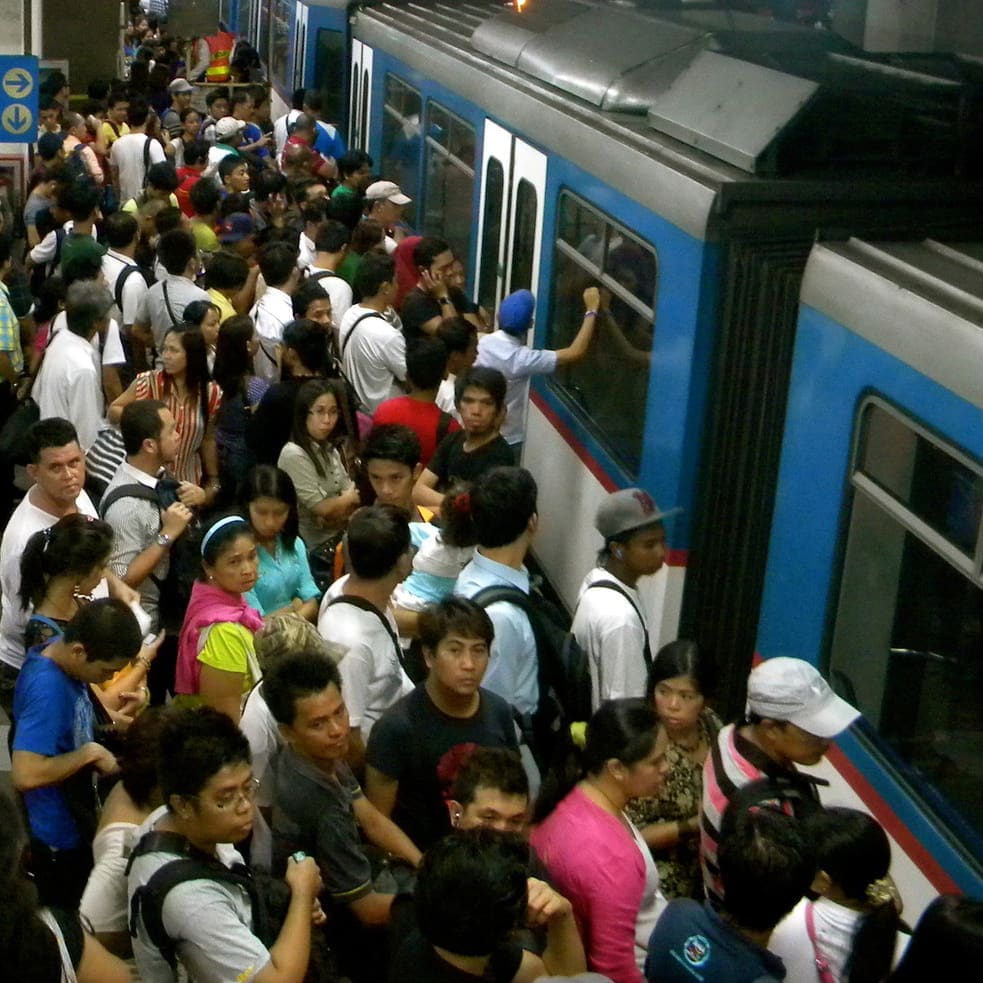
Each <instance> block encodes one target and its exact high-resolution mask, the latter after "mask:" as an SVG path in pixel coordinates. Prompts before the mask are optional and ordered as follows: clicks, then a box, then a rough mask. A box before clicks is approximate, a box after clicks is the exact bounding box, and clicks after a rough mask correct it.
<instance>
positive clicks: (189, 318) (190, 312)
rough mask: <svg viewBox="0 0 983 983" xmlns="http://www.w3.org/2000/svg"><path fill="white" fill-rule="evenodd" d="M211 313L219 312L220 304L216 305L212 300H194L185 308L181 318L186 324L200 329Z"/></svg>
mask: <svg viewBox="0 0 983 983" xmlns="http://www.w3.org/2000/svg"><path fill="white" fill-rule="evenodd" d="M209 311H216V312H218V311H219V307H218V304H214V303H212V301H210V300H193V301H191V303H190V304H188V306H187V307H185V309H184V313H183V314H182V315H181V317H182V318H183V319H184V321H185V323H187V324H191V325H194V327H196V328H200V327H201V325H202V322H203V321H204V320H205V317H206V316H207V315H208V312H209Z"/></svg>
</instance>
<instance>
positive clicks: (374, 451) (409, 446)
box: [361, 423, 420, 471]
mask: <svg viewBox="0 0 983 983" xmlns="http://www.w3.org/2000/svg"><path fill="white" fill-rule="evenodd" d="M361 456H362V464H363V465H365V464H368V463H369V461H372V460H376V461H396V462H397V463H398V464H405V465H406V467H408V468H409V469H410V470H411V471H412V470H413V469H414V468H415V467H416V466H417V465H418V464H419V463H420V438H419V436H418V435H417V433H416V431H415V430H412V429H411V428H410V427H406V426H403V425H402V424H401V423H382V424H378V425H377V426H374V427H373V428H372V430H371V432H370V433H369V436H368V439H367V440H366V441H365V447H364V448H363V449H362V455H361Z"/></svg>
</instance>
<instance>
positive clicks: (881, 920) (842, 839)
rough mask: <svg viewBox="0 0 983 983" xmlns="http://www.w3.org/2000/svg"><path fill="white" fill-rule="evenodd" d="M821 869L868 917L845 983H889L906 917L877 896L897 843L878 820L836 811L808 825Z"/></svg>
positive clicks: (825, 811)
mask: <svg viewBox="0 0 983 983" xmlns="http://www.w3.org/2000/svg"><path fill="white" fill-rule="evenodd" d="M803 828H804V830H805V833H806V836H807V837H808V838H809V840H810V842H811V843H812V845H813V848H814V849H815V851H816V866H817V867H818V869H819V870H820V871H823V872H824V873H826V874H827V875H828V876H829V878H830V880H831V881H832V882H833V883H834V884H835V885H836V886H837V887H838V888H839V889H840V890H841V891H842V892H843V893H844V894H845V895H846V897H847V898H849V899H850V900H851V901H852V902H854V904H856V905H857V906H858V907H859V908H860V909H861V910H862V911H863V912H864V914H863V917H862V918H861V919H860V921H859V923H858V925H857V929H856V931H855V932H854V935H853V941H852V945H851V950H850V956H849V957H848V959H847V963H846V973H845V976H844V981H845V983H865V981H866V980H883V979H884V978H885V977H886V976H887V974H888V973H889V972H890V970H891V964H892V962H893V961H894V947H895V941H896V939H897V933H898V927H899V924H900V918H899V915H898V910H897V908H896V907H895V905H894V903H893V901H892V900H886V899H883V898H881V897H880V896H875V897H873V898H872V897H871V895H870V891H869V889H870V887H871V885H872V884H874V883H875V882H876V881H879V880H881V879H883V878H885V877H887V874H888V870H889V869H890V867H891V844H890V842H889V841H888V838H887V834H886V833H885V832H884V830H883V829H882V828H881V826H880V824H879V823H878V822H877V820H876V819H873V818H872V817H870V816H868V815H867V814H866V813H865V812H860V811H859V810H857V809H847V808H842V807H830V808H827V809H823V810H821V811H819V812H817V813H815V814H814V815H810V816H807V817H806V818H805V819H804V820H803Z"/></svg>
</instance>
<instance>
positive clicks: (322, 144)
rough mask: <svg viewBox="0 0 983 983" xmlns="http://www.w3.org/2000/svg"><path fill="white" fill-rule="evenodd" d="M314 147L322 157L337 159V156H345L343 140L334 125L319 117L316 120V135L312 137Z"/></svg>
mask: <svg viewBox="0 0 983 983" xmlns="http://www.w3.org/2000/svg"><path fill="white" fill-rule="evenodd" d="M314 149H315V150H316V151H317V152H318V153H319V154H320V155H321V156H322V157H331V158H333V159H334V160H337V159H338V158H339V157H344V156H345V141H344V140H343V139H342V138H341V134H340V133H339V132H338V130H337V129H335V127H333V126H332V125H331V124H330V123H325V122H324V120H320V119H319V120H318V121H317V136H316V137H315V138H314Z"/></svg>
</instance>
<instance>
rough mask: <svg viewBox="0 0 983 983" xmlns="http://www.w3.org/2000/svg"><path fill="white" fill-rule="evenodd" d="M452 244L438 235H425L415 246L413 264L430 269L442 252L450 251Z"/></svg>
mask: <svg viewBox="0 0 983 983" xmlns="http://www.w3.org/2000/svg"><path fill="white" fill-rule="evenodd" d="M450 248H451V247H450V246H449V245H448V244H447V242H446V241H445V240H444V239H440V238H438V237H437V236H424V237H423V238H422V239H421V240H420V241H419V242H418V243H417V244H416V245H415V246H414V247H413V265H414V266H418V267H422V268H423V269H429V268H430V267H431V266H432V265H433V261H434V260H435V259H436V258H437V257H438V256H439V255H440V254H441V253H446V252H450Z"/></svg>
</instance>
